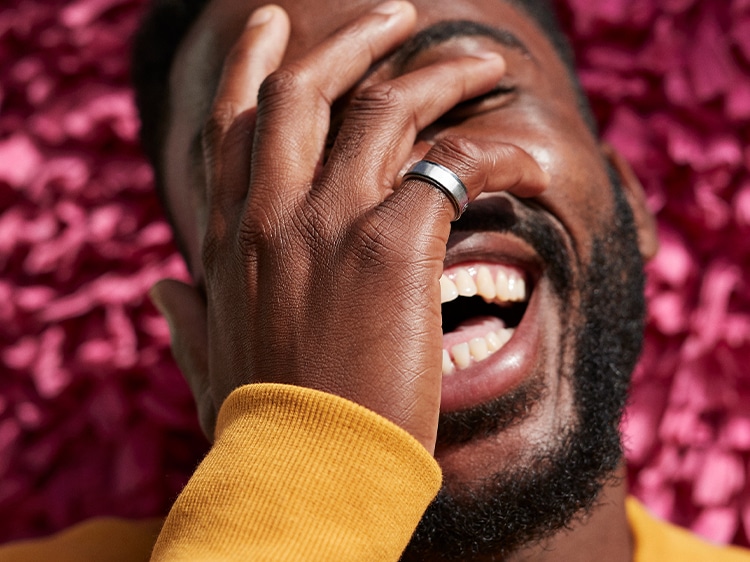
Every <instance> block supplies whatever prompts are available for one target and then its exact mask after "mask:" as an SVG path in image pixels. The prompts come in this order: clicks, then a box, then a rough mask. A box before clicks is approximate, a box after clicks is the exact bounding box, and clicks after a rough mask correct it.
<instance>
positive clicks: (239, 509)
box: [55, 0, 750, 561]
mask: <svg viewBox="0 0 750 562" xmlns="http://www.w3.org/2000/svg"><path fill="white" fill-rule="evenodd" d="M195 14H196V19H195V21H191V23H190V27H189V31H188V32H187V34H186V36H185V37H184V38H181V39H180V40H179V41H176V42H175V44H177V43H179V48H178V49H177V51H176V53H175V56H174V59H173V60H172V57H171V56H169V50H167V51H166V52H167V55H168V56H167V63H166V64H167V68H169V69H170V72H169V78H168V83H167V82H165V74H163V73H162V74H161V75H160V74H159V73H158V72H154V71H153V69H152V70H151V71H150V72H145V71H144V73H143V74H141V78H140V80H139V84H140V87H141V93H140V95H141V102H140V103H141V108H142V114H143V117H144V140H145V144H146V146H147V149H149V152H150V156H151V158H152V160H153V162H154V164H155V168H156V172H157V176H158V183H159V185H160V188H161V190H162V195H163V198H164V201H165V203H166V207H167V209H168V210H169V212H170V214H171V218H172V222H173V225H174V227H175V232H176V236H177V237H178V239H179V241H180V244H181V248H182V250H183V253H184V255H185V257H186V260H187V262H188V264H189V266H190V269H191V272H192V274H193V277H194V281H195V285H194V286H188V285H184V284H180V283H177V282H173V281H164V282H162V283H161V284H159V285H157V286H156V287H155V288H154V290H153V297H154V300H155V302H156V303H157V305H158V306H159V307H160V309H162V311H163V312H164V314H165V316H166V317H167V319H168V321H169V323H170V329H171V333H172V337H173V347H174V351H175V357H176V359H177V361H178V362H179V364H180V366H181V368H182V370H183V372H184V373H185V376H186V378H187V379H188V381H189V382H190V384H191V388H192V389H193V392H194V394H195V396H196V401H197V403H198V408H199V412H200V416H201V423H202V425H203V427H204V429H205V431H206V432H207V434H208V435H210V436H214V437H215V444H214V447H213V449H212V451H211V452H210V453H209V455H208V456H207V458H206V459H205V460H204V462H203V463H202V464H201V466H200V467H199V468H198V470H197V471H196V473H195V474H194V476H193V478H192V479H191V481H190V483H189V484H188V486H187V487H186V489H185V491H184V492H183V494H182V495H181V496H180V498H178V500H177V502H176V503H175V506H174V508H173V510H172V512H171V513H170V515H169V517H168V518H167V520H166V522H165V524H164V527H163V529H162V530H161V533H160V535H159V538H158V540H156V545H155V549H154V554H153V558H154V559H156V560H161V559H164V560H173V559H179V560H181V559H194V560H204V559H252V560H305V559H311V560H336V559H340V560H397V559H399V558H401V559H403V560H535V561H544V560H576V561H593V560H614V561H618V560H623V561H624V560H633V559H635V560H639V561H644V560H667V559H674V560H747V559H750V557H749V556H748V555H747V554H744V553H742V552H740V551H737V550H734V549H718V548H714V547H711V546H709V545H706V544H704V543H702V542H700V541H698V540H697V539H694V538H690V537H689V536H688V535H687V534H686V533H683V532H681V531H678V530H676V529H673V528H670V527H668V526H665V525H663V524H661V523H656V522H655V521H654V520H651V519H650V518H649V517H648V516H647V515H646V514H645V513H644V512H643V510H642V508H640V507H639V506H638V505H637V504H635V503H634V502H633V501H632V500H626V491H625V489H624V485H623V480H622V472H621V463H622V454H621V448H620V439H619V435H618V430H617V428H618V422H619V417H620V415H621V412H622V408H623V404H624V401H625V393H626V387H627V380H628V376H629V373H630V371H631V370H632V368H633V365H634V363H635V361H636V358H637V355H638V351H639V346H640V339H641V331H642V318H643V295H642V293H643V276H642V258H648V257H650V256H652V255H653V253H654V252H655V250H656V242H655V234H654V228H653V224H652V221H651V218H650V216H649V214H648V212H647V210H646V208H645V205H644V201H643V194H642V193H641V189H640V186H639V185H638V182H637V180H636V179H635V177H634V176H633V174H632V172H631V171H630V169H629V168H628V166H627V164H626V163H625V162H623V160H622V159H621V158H620V157H619V156H618V155H617V154H616V153H615V152H614V151H613V150H612V149H610V148H608V147H604V146H602V145H601V144H600V143H599V141H598V139H597V136H596V134H595V132H594V127H593V125H592V123H591V119H590V117H589V116H588V113H587V110H586V107H585V102H583V100H582V98H581V94H580V91H579V88H578V86H577V83H576V81H575V78H574V76H573V74H572V70H571V65H570V62H569V58H568V55H567V51H566V50H565V47H564V42H563V41H562V39H561V38H560V35H559V32H558V31H557V28H556V27H555V25H554V23H553V22H552V21H551V20H550V17H549V10H548V7H547V6H546V4H545V3H543V2H529V3H527V4H520V3H519V4H517V3H515V2H505V1H501V0H461V1H455V0H452V1H450V2H426V1H419V2H415V3H414V4H413V5H412V4H409V3H405V2H387V3H385V4H377V3H375V2H372V1H370V0H362V1H360V2H351V1H349V2H342V1H338V0H318V1H316V2H294V1H292V0H286V1H284V2H282V3H281V4H280V7H279V6H260V5H259V3H257V2H254V1H238V0H211V1H210V2H209V3H208V4H207V6H206V7H205V8H204V9H203V10H202V11H200V13H199V15H198V10H195ZM157 16H158V13H157V15H156V16H154V17H153V19H152V20H151V23H152V24H154V23H155V22H156V23H158V21H159V19H158V17H157ZM188 19H189V20H190V19H191V18H188ZM157 28H158V26H157ZM148 30H149V27H148V26H146V27H145V28H144V32H143V34H142V37H141V40H140V51H139V52H140V55H141V58H143V57H145V56H146V55H153V56H155V57H157V58H158V56H159V55H160V54H162V53H160V52H154V49H155V44H154V43H149V42H148V37H149V33H148ZM157 63H158V60H157ZM157 67H158V64H157V66H156V67H155V68H157ZM150 80H155V81H156V84H157V86H156V89H154V88H153V84H150V83H149V81H150ZM159 84H161V86H160V85H159ZM167 85H168V87H166V89H165V90H164V91H167V92H168V95H169V98H168V101H167V103H165V104H154V101H155V99H156V100H158V98H155V97H154V92H155V91H158V89H159V88H160V87H161V88H163V89H164V88H165V86H167ZM464 196H465V198H466V199H468V200H470V201H471V202H470V203H469V205H468V208H467V209H466V210H465V211H463V203H464V201H463V200H462V198H463V197H464ZM453 219H458V220H456V221H455V222H453V223H451V220H453ZM441 482H442V486H441ZM433 500H434V501H433ZM626 503H627V504H628V505H627V510H626ZM150 529H151V528H140V529H131V530H124V531H122V530H121V532H122V533H123V536H125V537H126V538H125V539H123V542H125V543H128V541H134V544H135V541H140V542H138V544H139V545H141V546H142V545H144V544H148V540H146V539H144V537H148V536H149V532H151V530H150ZM105 531H107V530H106V529H104V528H103V527H101V526H100V527H96V526H94V527H90V528H88V529H86V530H85V532H82V533H79V534H78V535H77V536H76V537H75V540H71V539H70V537H69V536H68V538H67V539H61V540H63V543H60V542H58V543H55V548H58V549H59V548H60V544H65V546H66V547H67V548H70V549H75V548H77V547H76V546H75V545H81V544H87V543H88V544H93V543H95V542H97V541H99V543H101V542H102V541H103V540H106V537H107V536H108V535H107V532H105ZM65 540H67V542H64V541H65ZM81 548H82V547H81ZM121 550H122V552H121V553H122V554H123V555H124V556H126V557H127V555H128V552H127V548H123V549H121ZM134 553H135V548H134V549H133V556H131V558H133V557H134V556H135V554H134Z"/></svg>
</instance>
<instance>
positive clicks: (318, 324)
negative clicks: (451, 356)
mask: <svg viewBox="0 0 750 562" xmlns="http://www.w3.org/2000/svg"><path fill="white" fill-rule="evenodd" d="M261 15H270V16H271V17H270V19H268V20H267V21H265V23H263V24H261V25H257V26H249V27H248V28H246V30H245V31H244V33H243V35H242V37H241V38H240V39H239V41H238V43H237V45H236V46H235V48H234V50H233V52H232V54H231V55H230V56H229V58H228V59H227V61H226V64H225V68H224V72H223V77H222V79H221V82H220V85H219V88H218V92H217V95H216V98H215V101H214V105H213V109H212V114H211V117H210V119H209V121H208V124H207V125H206V127H205V130H204V153H205V162H206V171H207V183H208V186H207V196H208V205H209V214H208V217H209V218H208V227H207V233H206V237H205V243H204V251H203V263H204V268H205V280H206V286H205V289H206V303H205V305H204V303H203V301H202V299H201V297H200V296H199V294H198V293H197V292H196V291H195V290H194V289H192V288H189V287H187V286H185V285H177V284H176V282H163V283H167V284H166V285H165V284H160V285H157V286H156V287H155V288H154V296H155V299H156V301H157V302H159V303H160V307H161V308H162V309H163V310H164V311H165V313H166V315H167V317H168V318H169V320H170V327H171V331H172V336H173V347H174V350H175V356H176V357H177V360H178V362H179V363H180V366H181V368H182V369H183V371H184V372H185V374H186V376H187V378H188V380H189V382H190V383H191V387H192V389H193V392H194V393H195V395H196V400H197V401H198V406H199V411H200V413H201V421H202V425H203V427H204V430H207V431H209V432H210V431H212V427H213V423H214V422H215V415H216V411H217V409H218V407H219V406H220V405H221V403H222V402H223V401H224V399H225V398H226V396H227V395H228V394H229V393H230V392H231V391H232V390H233V389H235V388H237V387H238V386H240V385H243V384H247V383H254V382H275V383H284V384H292V385H300V386H306V387H310V388H315V389H318V390H321V391H325V392H329V393H333V394H337V395H339V396H342V397H344V398H347V399H349V400H352V401H354V402H357V403H359V404H361V405H363V406H365V407H367V408H369V409H371V410H373V411H375V412H377V413H379V414H380V415H382V416H384V417H386V418H388V419H390V420H391V421H393V422H394V423H396V424H397V425H399V426H401V427H402V428H404V429H405V430H406V431H408V432H409V433H411V434H412V435H413V436H414V437H415V438H416V439H418V440H419V441H420V442H421V443H422V444H423V445H424V446H425V448H427V450H428V451H431V452H432V451H433V450H434V445H435V437H436V431H437V419H438V413H439V406H440V384H441V350H442V346H441V343H442V331H441V314H440V295H439V293H440V291H439V283H438V279H439V277H440V274H441V273H442V268H443V259H444V255H445V250H446V243H447V240H448V235H449V233H450V220H451V218H452V217H453V208H452V206H451V205H450V203H449V201H448V200H447V198H446V197H445V196H444V195H443V194H442V193H440V192H439V191H438V190H436V189H435V188H433V187H431V186H429V185H428V184H426V183H424V182H420V181H415V180H409V181H406V182H404V183H403V184H402V185H401V186H398V180H399V177H400V174H401V172H402V171H403V169H404V167H405V165H406V164H407V163H408V161H409V159H410V158H411V159H414V154H413V153H414V142H415V139H416V136H417V134H418V133H419V132H420V131H421V130H422V129H424V128H425V127H426V126H428V125H430V124H431V123H433V122H434V121H435V120H436V119H438V118H439V117H440V116H441V115H443V114H444V113H445V112H447V111H448V110H450V109H451V108H452V107H454V106H455V105H456V104H457V103H459V102H461V101H463V100H466V99H469V98H471V97H474V96H477V95H480V94H482V93H484V92H486V91H488V90H490V89H491V88H492V87H494V85H495V84H496V83H497V82H498V81H499V80H500V78H501V76H502V74H503V72H504V69H505V64H504V61H503V59H502V58H501V57H500V56H499V55H496V54H489V53H488V54H487V56H484V57H483V56H476V57H460V58H455V59H449V60H443V61H440V62H437V63H434V64H432V65H430V66H427V67H424V68H421V69H418V70H415V71H413V72H410V73H407V74H404V75H402V76H398V77H395V78H392V79H389V80H386V81H381V82H379V83H376V84H372V85H367V86H360V87H356V86H357V84H358V83H359V82H360V81H361V80H362V78H363V76H364V75H365V73H366V72H367V70H368V69H369V68H370V67H371V66H372V65H373V64H374V63H375V62H376V61H378V60H379V59H380V58H381V57H383V56H385V55H386V54H387V53H388V52H389V51H390V50H392V49H393V48H394V47H396V46H397V45H398V44H400V43H401V42H403V41H404V40H405V39H406V38H407V37H408V36H409V35H410V33H411V32H412V31H413V28H414V25H415V20H416V14H415V11H414V8H413V7H412V6H411V4H408V3H405V2H394V3H386V4H384V5H381V6H379V7H378V8H376V9H375V10H373V11H372V12H369V13H367V14H365V15H363V16H361V17H359V18H358V19H356V20H355V21H353V22H352V23H351V24H349V25H348V26H346V27H344V28H343V29H342V30H340V31H338V32H336V33H335V34H334V35H332V36H331V37H329V38H327V39H326V40H324V41H323V42H322V43H320V44H319V45H318V46H316V47H315V48H313V49H312V50H311V51H310V52H309V53H308V54H306V55H305V56H304V57H303V58H301V59H299V60H297V61H294V62H291V63H287V64H285V65H283V66H281V60H282V58H283V54H284V50H285V48H286V41H287V38H288V33H289V22H288V19H287V17H286V14H285V13H284V12H283V11H282V10H281V9H280V8H278V7H265V8H261V9H260V10H258V11H256V13H255V15H254V16H253V17H252V18H251V20H250V22H251V23H252V22H253V20H256V21H257V20H259V19H262V18H261V17H260V16H261ZM332 69H333V70H332ZM352 88H354V94H353V97H352V99H351V102H350V103H349V105H348V108H347V111H346V114H345V116H344V118H343V120H342V124H341V127H340V130H339V132H338V134H337V136H336V141H335V144H334V146H333V147H332V149H331V150H330V154H328V156H327V158H325V153H326V138H327V135H328V129H329V123H330V116H331V104H332V103H333V101H334V100H336V99H339V98H341V96H343V95H344V94H346V93H347V92H348V91H350V90H351V89H352ZM256 100H257V106H256ZM253 131H254V135H253ZM248 155H250V157H248ZM425 158H426V159H428V160H431V161H433V162H437V163H440V164H443V165H444V166H446V167H448V168H449V169H451V170H453V171H454V172H455V173H456V174H457V175H458V176H459V177H460V178H461V179H462V180H463V181H464V183H465V185H466V187H467V189H468V191H469V196H470V198H474V197H476V196H477V195H478V194H479V193H480V192H482V191H500V190H509V191H511V192H513V193H515V194H516V195H518V196H531V195H535V194H537V193H539V192H541V191H542V190H543V189H544V188H545V186H546V181H547V178H546V174H545V173H544V172H543V171H542V170H541V169H540V168H539V166H538V165H537V163H536V162H535V161H534V159H533V158H532V157H531V156H529V155H528V154H527V153H525V152H524V151H522V150H521V149H519V148H518V147H515V146H512V145H497V144H494V145H492V146H480V145H478V144H476V143H473V142H470V141H469V140H467V139H461V138H451V137H445V138H442V139H441V140H439V141H437V142H436V144H435V145H434V146H432V148H430V150H429V152H428V153H427V154H426V156H425ZM178 295H179V300H178ZM178 303H179V304H178ZM186 303H189V304H188V305H187V306H186Z"/></svg>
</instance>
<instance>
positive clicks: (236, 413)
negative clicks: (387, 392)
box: [0, 384, 750, 562]
mask: <svg viewBox="0 0 750 562" xmlns="http://www.w3.org/2000/svg"><path fill="white" fill-rule="evenodd" d="M440 482H441V475H440V468H439V467H438V465H437V463H436V462H435V460H434V459H433V458H432V457H431V456H430V455H429V454H428V453H427V451H425V449H424V448H423V447H422V446H421V445H420V444H419V443H418V442H417V441H415V440H414V439H413V438H412V437H411V436H410V435H409V434H407V433H406V432H405V431H403V430H402V429H400V428H399V427H397V426H395V425H394V424H392V423H390V422H389V421H387V420H385V419H384V418H381V417H380V416H378V415H377V414H375V413H373V412H370V411H369V410H367V409H365V408H363V407H361V406H359V405H357V404H354V403H352V402H349V401H347V400H344V399H342V398H338V397H336V396H333V395H329V394H324V393H321V392H317V391H313V390H308V389H302V388H297V387H289V386H282V385H265V384H264V385H250V386H245V387H242V388H240V389H238V390H236V391H235V392H233V393H232V394H231V395H230V397H229V398H228V399H227V401H226V403H225V404H224V406H223V407H222V409H221V412H220V414H219V419H218V424H217V430H216V442H215V444H214V447H213V448H212V449H211V451H210V453H209V454H208V455H207V456H206V458H205V459H204V460H203V462H202V463H201V464H200V466H199V467H198V469H197V470H196V472H195V474H194V475H193V477H192V478H191V479H190V481H189V482H188V484H187V486H186V487H185V489H184V490H183V492H182V494H180V496H179V498H178V499H177V501H176V502H175V504H174V506H173V507H172V510H171V512H170V513H169V516H168V517H167V519H166V521H164V523H163V527H162V526H161V525H162V522H161V521H158V520H149V521H143V522H137V523H134V522H125V521H121V520H116V519H99V520H94V521H92V522H88V523H83V524H81V525H78V526H76V527H73V528H72V529H69V530H67V531H65V532H63V533H60V534H58V535H55V536H53V537H51V538H48V539H42V540H33V541H23V542H19V543H15V544H10V545H6V546H5V547H4V548H0V561H3V562H4V561H7V562H21V561H40V560H55V561H57V562H67V561H74V560H75V561H81V560H101V561H117V562H120V561H122V562H126V561H127V562H132V561H145V560H148V559H149V554H151V550H152V547H153V553H152V554H151V560H155V561H161V560H165V561H166V560H169V561H180V560H191V561H197V560H213V561H230V560H252V561H258V562H259V561H271V560H273V561H295V562H297V561H304V560H319V561H326V562H327V561H336V560H342V561H343V560H353V561H354V560H356V561H373V562H375V561H377V562H385V561H388V560H392V561H396V560H398V558H399V556H400V553H401V552H402V550H403V549H404V547H405V546H406V543H407V542H408V540H409V538H410V536H411V534H412V532H413V530H414V528H415V527H416V525H417V523H418V521H419V519H420V517H421V515H422V513H423V512H424V510H425V509H426V508H427V505H428V504H429V503H430V501H432V499H433V497H434V496H435V494H436V493H437V491H438V489H439V487H440ZM627 512H628V519H629V521H630V525H631V529H632V531H633V536H634V538H635V556H634V560H635V562H665V561H672V560H674V561H675V562H697V561H711V562H750V554H748V552H746V551H744V550H740V549H736V548H722V547H717V546H713V545H710V544H708V543H706V542H704V541H702V540H700V539H698V538H696V537H694V536H693V535H691V534H690V533H688V532H686V531H684V530H682V529H679V528H677V527H673V526H671V525H668V524H666V523H663V522H660V521H657V520H656V519H654V518H652V517H651V516H650V515H649V514H648V513H647V512H646V511H645V509H644V508H643V507H642V506H641V505H640V504H638V503H637V501H636V500H634V499H629V500H628V504H627Z"/></svg>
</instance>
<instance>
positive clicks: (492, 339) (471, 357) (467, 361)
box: [443, 328, 515, 375]
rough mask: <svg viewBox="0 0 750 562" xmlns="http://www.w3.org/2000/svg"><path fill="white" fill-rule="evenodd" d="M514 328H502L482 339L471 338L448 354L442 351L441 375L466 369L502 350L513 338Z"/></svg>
mask: <svg viewBox="0 0 750 562" xmlns="http://www.w3.org/2000/svg"><path fill="white" fill-rule="evenodd" d="M514 331H515V330H514V328H503V329H501V330H497V331H495V332H489V333H488V334H487V335H485V336H484V337H476V338H472V339H471V340H470V341H469V342H464V343H459V344H457V345H454V346H453V347H451V350H450V353H448V351H447V350H445V349H444V350H443V375H452V374H453V373H454V372H455V371H456V369H458V370H461V369H466V368H467V367H469V366H470V365H471V364H472V363H479V362H480V361H484V360H485V359H487V358H488V357H490V356H491V355H492V354H494V353H495V352H496V351H499V350H500V349H502V348H503V347H504V346H505V344H506V343H508V341H510V338H511V337H512V336H513V332H514Z"/></svg>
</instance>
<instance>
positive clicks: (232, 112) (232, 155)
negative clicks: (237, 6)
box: [203, 5, 290, 208]
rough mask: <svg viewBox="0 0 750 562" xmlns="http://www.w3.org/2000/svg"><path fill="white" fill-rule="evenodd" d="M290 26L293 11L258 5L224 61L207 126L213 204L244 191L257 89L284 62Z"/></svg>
mask: <svg viewBox="0 0 750 562" xmlns="http://www.w3.org/2000/svg"><path fill="white" fill-rule="evenodd" d="M289 27H290V26H289V17H288V16H287V14H286V12H285V11H284V10H283V9H282V8H280V7H279V6H274V5H268V6H263V7H261V8H258V9H257V10H255V11H254V12H253V14H252V15H251V16H250V18H249V19H248V21H247V25H246V27H245V29H244V31H243V32H242V35H241V36H240V38H239V39H238V41H237V43H235V45H234V47H233V48H232V51H231V52H230V53H229V56H228V57H227V59H226V61H225V63H224V68H223V71H222V75H221V79H220V81H219V86H218V88H217V91H216V95H215V97H214V103H213V105H212V108H211V114H210V116H209V119H208V121H207V122H206V124H205V125H204V127H203V154H204V158H205V163H206V175H207V178H206V179H207V185H208V188H207V189H208V194H207V196H208V201H209V208H212V203H216V202H217V200H221V201H222V202H224V203H231V202H232V201H235V202H236V201H242V200H243V199H244V197H245V194H246V191H247V184H248V178H249V173H250V171H249V170H250V166H249V161H250V152H251V149H252V139H253V134H252V133H253V128H254V126H255V111H256V106H257V104H258V90H259V89H260V85H261V84H262V83H263V81H264V80H265V79H266V77H267V76H268V75H269V74H271V73H272V72H273V71H274V70H276V69H277V68H278V67H279V65H280V64H281V60H282V58H283V57H284V53H285V51H286V46H287V43H288V41H289Z"/></svg>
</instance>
